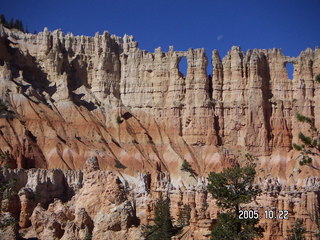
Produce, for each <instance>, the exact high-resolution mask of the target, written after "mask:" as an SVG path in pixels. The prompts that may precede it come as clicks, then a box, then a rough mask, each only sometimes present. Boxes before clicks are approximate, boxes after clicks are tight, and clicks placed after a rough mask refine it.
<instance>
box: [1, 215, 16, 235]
mask: <svg viewBox="0 0 320 240" xmlns="http://www.w3.org/2000/svg"><path fill="white" fill-rule="evenodd" d="M9 226H12V227H13V228H15V230H16V231H18V221H17V220H16V219H15V218H14V217H12V216H10V215H5V214H1V215H0V229H1V230H2V229H5V228H7V227H9Z"/></svg>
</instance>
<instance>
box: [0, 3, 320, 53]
mask: <svg viewBox="0 0 320 240" xmlns="http://www.w3.org/2000/svg"><path fill="white" fill-rule="evenodd" d="M2 1H3V0H2ZM0 12H1V13H3V14H5V16H6V17H7V18H10V17H14V18H18V19H21V20H22V21H23V22H24V23H26V24H28V27H29V30H30V31H33V30H37V31H42V30H43V28H44V27H45V26H47V27H48V28H49V30H54V29H57V28H61V29H62V30H63V31H64V32H65V33H67V32H73V33H74V34H76V35H81V34H83V35H91V36H93V35H94V34H95V32H100V33H102V32H103V31H104V30H108V31H109V32H110V33H112V34H116V35H119V36H123V35H124V34H125V33H126V34H130V35H134V37H135V39H136V40H137V41H138V42H139V47H140V48H142V49H145V50H148V51H154V49H155V48H156V47H159V46H161V47H162V49H163V50H164V51H167V50H168V46H170V45H173V46H174V49H175V50H187V49H188V48H200V47H201V48H205V49H206V51H207V54H208V56H209V57H210V56H211V52H212V50H213V49H218V50H219V52H220V55H221V56H222V57H223V56H224V55H225V54H226V52H227V51H228V50H229V49H230V48H231V46H233V45H239V46H241V48H242V49H243V50H245V51H246V50H247V49H253V48H273V47H276V48H282V50H283V53H284V54H286V55H288V56H297V55H298V54H299V53H300V52H301V51H302V50H304V49H306V48H307V47H311V48H314V47H315V46H319V45H320V24H319V22H320V17H319V16H320V15H319V12H320V1H319V0H300V1H298V0H234V1H231V0H208V1H206V0H197V1H194V0H183V1H182V0H161V1H153V0H135V1H134V0H131V1H127V0H122V1H115V0H114V1H108V0H105V1H103V0H86V1H84V0H64V1H61V0H56V1H46V0H43V1H39V0H28V1H25V0H20V1H16V0H11V1H3V3H1V7H0Z"/></svg>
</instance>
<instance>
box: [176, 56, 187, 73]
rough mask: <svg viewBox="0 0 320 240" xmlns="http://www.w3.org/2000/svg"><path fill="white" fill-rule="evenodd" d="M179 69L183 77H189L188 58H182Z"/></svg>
mask: <svg viewBox="0 0 320 240" xmlns="http://www.w3.org/2000/svg"><path fill="white" fill-rule="evenodd" d="M178 69H179V73H180V74H181V75H182V76H183V77H186V76H187V69H188V63H187V58H186V57H182V58H181V60H180V62H179V64H178Z"/></svg>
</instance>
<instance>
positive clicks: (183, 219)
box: [178, 204, 191, 227]
mask: <svg viewBox="0 0 320 240" xmlns="http://www.w3.org/2000/svg"><path fill="white" fill-rule="evenodd" d="M190 218H191V207H190V205H188V204H185V205H183V209H182V210H181V211H180V213H179V217H178V225H179V226H181V227H184V226H188V225H189V224H190Z"/></svg>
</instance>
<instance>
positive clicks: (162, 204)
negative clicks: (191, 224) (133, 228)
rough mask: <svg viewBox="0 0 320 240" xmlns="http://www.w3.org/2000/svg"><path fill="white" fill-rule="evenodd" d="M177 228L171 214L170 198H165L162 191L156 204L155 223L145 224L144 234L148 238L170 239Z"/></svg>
mask: <svg viewBox="0 0 320 240" xmlns="http://www.w3.org/2000/svg"><path fill="white" fill-rule="evenodd" d="M174 232H175V229H174V227H173V225H172V219H171V216H170V202H169V199H168V198H166V199H164V198H163V196H162V193H161V194H160V198H159V199H158V201H157V202H156V205H155V217H154V225H152V226H150V225H148V226H145V229H144V236H145V238H146V239H147V240H159V239H163V240H170V239H171V237H172V236H173V235H174Z"/></svg>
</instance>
